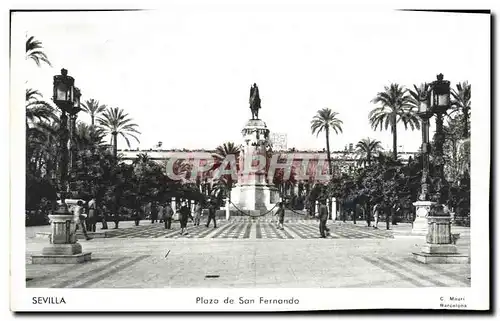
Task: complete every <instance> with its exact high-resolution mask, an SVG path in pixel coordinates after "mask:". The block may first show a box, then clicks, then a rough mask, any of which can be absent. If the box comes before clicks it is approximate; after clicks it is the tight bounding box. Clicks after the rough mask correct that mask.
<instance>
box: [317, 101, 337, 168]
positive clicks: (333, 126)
mask: <svg viewBox="0 0 500 321" xmlns="http://www.w3.org/2000/svg"><path fill="white" fill-rule="evenodd" d="M338 114H339V113H337V112H334V111H332V110H331V109H330V108H323V109H321V110H318V112H317V114H316V115H315V116H314V117H313V119H312V121H311V131H312V133H313V134H316V137H318V136H319V134H320V133H321V132H322V131H324V132H325V135H326V157H327V159H328V170H329V174H330V176H332V175H333V168H332V160H331V155H330V130H333V131H335V134H337V135H338V133H339V132H342V121H341V120H340V119H338V118H337V115H338Z"/></svg>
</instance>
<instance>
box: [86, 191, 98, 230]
mask: <svg viewBox="0 0 500 321" xmlns="http://www.w3.org/2000/svg"><path fill="white" fill-rule="evenodd" d="M87 205H88V208H89V216H88V217H87V229H88V231H89V232H95V230H96V223H97V210H96V200H95V198H92V199H91V200H90V201H89V202H88V204H87Z"/></svg>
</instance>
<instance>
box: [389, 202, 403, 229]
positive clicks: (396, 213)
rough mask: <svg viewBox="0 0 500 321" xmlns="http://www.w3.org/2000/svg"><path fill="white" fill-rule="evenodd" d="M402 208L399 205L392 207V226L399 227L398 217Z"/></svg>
mask: <svg viewBox="0 0 500 321" xmlns="http://www.w3.org/2000/svg"><path fill="white" fill-rule="evenodd" d="M400 210H401V208H400V207H399V205H398V204H394V205H393V206H392V213H391V215H392V225H398V217H399V212H400Z"/></svg>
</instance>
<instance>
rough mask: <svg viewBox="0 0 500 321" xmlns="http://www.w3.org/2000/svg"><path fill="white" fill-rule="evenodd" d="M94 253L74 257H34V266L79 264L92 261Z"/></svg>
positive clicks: (32, 260) (32, 259) (32, 258)
mask: <svg viewBox="0 0 500 321" xmlns="http://www.w3.org/2000/svg"><path fill="white" fill-rule="evenodd" d="M91 255H92V253H90V252H85V253H79V254H74V255H44V254H42V255H33V256H32V257H31V263H32V264H77V263H84V262H87V261H90V259H91Z"/></svg>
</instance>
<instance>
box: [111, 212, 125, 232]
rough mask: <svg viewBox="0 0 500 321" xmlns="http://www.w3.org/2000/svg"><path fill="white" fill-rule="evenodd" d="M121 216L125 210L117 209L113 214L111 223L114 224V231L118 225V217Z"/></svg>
mask: <svg viewBox="0 0 500 321" xmlns="http://www.w3.org/2000/svg"><path fill="white" fill-rule="evenodd" d="M121 215H123V216H125V209H124V208H121V207H118V209H117V210H116V211H115V213H114V214H113V222H114V223H115V227H114V229H117V228H118V225H119V224H120V216H121Z"/></svg>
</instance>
